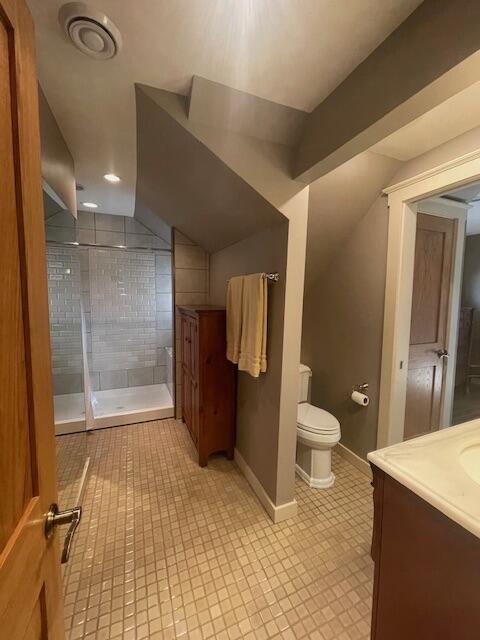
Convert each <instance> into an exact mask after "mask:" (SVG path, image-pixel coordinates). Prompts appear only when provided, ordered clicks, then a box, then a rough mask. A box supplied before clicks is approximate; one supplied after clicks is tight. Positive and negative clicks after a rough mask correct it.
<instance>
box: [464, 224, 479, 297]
mask: <svg viewBox="0 0 480 640" xmlns="http://www.w3.org/2000/svg"><path fill="white" fill-rule="evenodd" d="M462 306H464V307H474V308H475V309H480V235H479V234H476V235H474V236H467V238H466V241H465V257H464V262H463V282H462Z"/></svg>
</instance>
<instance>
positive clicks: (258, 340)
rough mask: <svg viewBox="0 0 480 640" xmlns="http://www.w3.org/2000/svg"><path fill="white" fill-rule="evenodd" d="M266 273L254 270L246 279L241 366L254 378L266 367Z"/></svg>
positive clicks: (244, 284)
mask: <svg viewBox="0 0 480 640" xmlns="http://www.w3.org/2000/svg"><path fill="white" fill-rule="evenodd" d="M263 275H264V274H263V273H254V274H252V275H250V276H244V280H243V304H242V337H241V341H240V356H239V359H238V368H239V370H240V371H246V372H247V373H249V374H250V375H251V376H253V377H254V378H258V376H259V375H260V373H264V372H265V371H266V370H267V280H266V278H264V277H263Z"/></svg>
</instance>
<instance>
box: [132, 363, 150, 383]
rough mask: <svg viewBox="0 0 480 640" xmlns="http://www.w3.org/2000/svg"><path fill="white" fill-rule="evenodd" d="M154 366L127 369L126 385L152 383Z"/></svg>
mask: <svg viewBox="0 0 480 640" xmlns="http://www.w3.org/2000/svg"><path fill="white" fill-rule="evenodd" d="M153 370H154V367H153V366H151V367H142V368H141V369H129V370H128V386H129V387H143V386H144V385H147V384H153Z"/></svg>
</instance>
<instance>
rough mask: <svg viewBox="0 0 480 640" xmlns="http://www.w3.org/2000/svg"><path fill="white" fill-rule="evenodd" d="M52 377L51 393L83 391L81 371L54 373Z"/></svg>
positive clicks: (62, 393) (60, 393) (59, 394)
mask: <svg viewBox="0 0 480 640" xmlns="http://www.w3.org/2000/svg"><path fill="white" fill-rule="evenodd" d="M52 379H53V393H54V395H56V396H63V395H66V394H67V393H81V392H82V391H83V373H54V374H53V376H52Z"/></svg>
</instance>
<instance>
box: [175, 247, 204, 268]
mask: <svg viewBox="0 0 480 640" xmlns="http://www.w3.org/2000/svg"><path fill="white" fill-rule="evenodd" d="M207 262H208V254H207V253H206V252H205V251H204V250H203V249H202V248H201V247H197V246H194V245H186V244H179V245H178V246H175V267H176V268H177V269H206V268H207Z"/></svg>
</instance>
